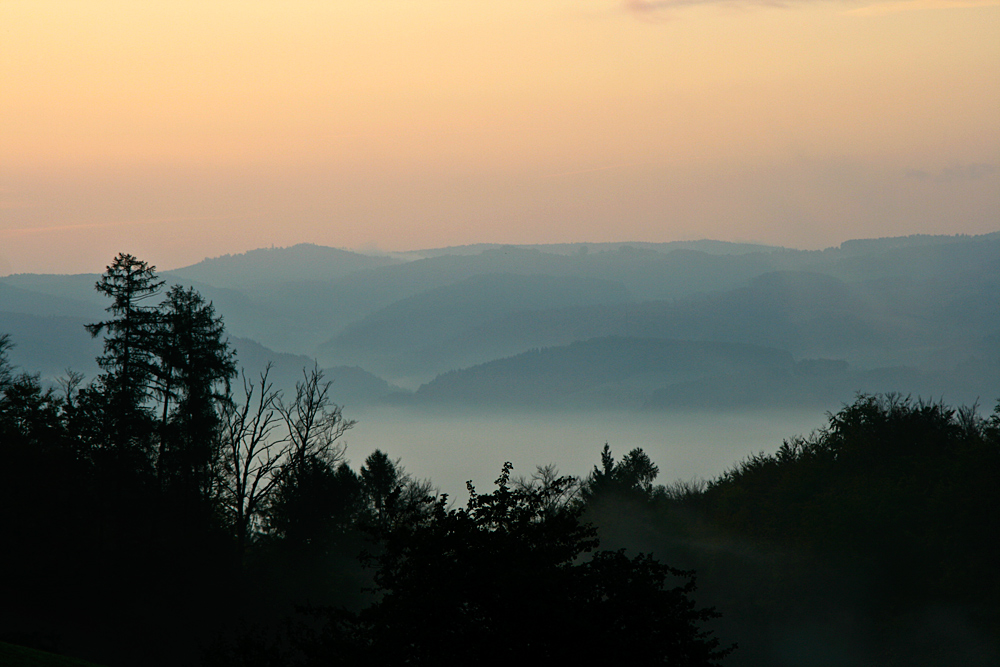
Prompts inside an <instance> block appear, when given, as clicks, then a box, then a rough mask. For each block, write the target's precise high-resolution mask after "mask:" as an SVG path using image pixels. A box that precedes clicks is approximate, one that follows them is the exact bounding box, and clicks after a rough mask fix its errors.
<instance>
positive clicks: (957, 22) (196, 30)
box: [0, 0, 1000, 275]
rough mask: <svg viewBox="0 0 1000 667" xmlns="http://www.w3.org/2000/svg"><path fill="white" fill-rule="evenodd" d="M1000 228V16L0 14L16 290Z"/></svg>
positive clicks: (862, 5) (966, 11)
mask: <svg viewBox="0 0 1000 667" xmlns="http://www.w3.org/2000/svg"><path fill="white" fill-rule="evenodd" d="M998 229H1000V1H998V0H954V1H950V0H904V1H902V2H900V1H896V0H887V1H886V2H878V1H877V0H853V1H852V0H825V1H820V0H786V1H785V2H783V3H780V4H777V3H774V2H766V1H760V2H739V1H735V0H727V1H711V0H701V1H691V0H675V1H670V0H667V1H665V2H657V1H655V0H648V1H647V0H629V1H627V2H622V1H621V0H503V1H502V2H470V1H469V0H366V1H365V2H361V1H358V0H339V1H338V0H327V1H325V2H319V1H305V0H286V1H285V2H277V1H268V2H262V1H257V2H254V1H243V2H220V1H212V0H201V1H199V2H194V1H187V0H184V1H179V0H178V1H170V2H160V3H136V2H133V1H131V0H128V1H125V0H122V1H110V0H86V1H84V0H78V1H77V0H2V1H0V275H2V274H5V273H9V272H12V271H16V272H83V271H87V272H98V271H100V270H101V269H102V268H103V266H104V264H106V263H107V262H108V261H109V260H110V258H111V257H112V256H113V255H114V254H115V253H117V252H119V251H122V250H127V251H130V252H133V253H135V254H137V255H139V256H140V257H143V258H144V259H148V260H149V261H151V262H152V263H154V264H156V265H158V266H160V267H161V268H163V269H167V268H172V267H176V266H181V265H184V264H189V263H193V262H195V261H198V260H200V259H201V258H203V257H205V256H213V255H218V254H223V253H234V252H242V251H245V250H248V249H251V248H254V247H260V246H267V245H272V244H275V245H291V244H293V243H298V242H312V243H320V244H325V245H334V246H338V247H359V246H363V245H364V246H373V245H374V246H377V247H380V248H383V249H386V250H406V249H412V248H418V247H434V246H444V245H455V244H464V243H475V242H481V241H482V242H505V243H544V242H575V241H589V242H597V241H670V240H679V239H693V238H717V239H723V240H741V241H759V242H766V243H774V244H780V245H787V246H793V247H807V248H814V247H824V246H828V245H834V244H837V243H840V242H841V241H843V240H845V239H847V238H857V237H866V236H887V235H897V234H909V233H983V232H990V231H996V230H998Z"/></svg>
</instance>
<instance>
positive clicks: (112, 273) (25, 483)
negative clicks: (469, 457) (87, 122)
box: [0, 254, 729, 666]
mask: <svg viewBox="0 0 1000 667" xmlns="http://www.w3.org/2000/svg"><path fill="white" fill-rule="evenodd" d="M163 286H164V283H163V282H162V281H161V280H160V279H159V278H158V276H157V275H156V272H155V268H154V267H151V266H149V265H147V264H146V263H145V262H142V261H141V260H138V259H137V258H135V257H133V256H130V255H125V254H123V255H119V256H118V257H117V258H116V259H115V261H114V262H113V263H112V264H111V265H110V266H109V267H108V270H107V272H106V273H105V274H104V275H103V276H102V278H101V280H100V281H99V282H98V283H97V289H98V291H100V292H101V293H102V294H104V295H106V296H107V297H108V298H109V299H110V300H111V305H110V306H109V307H108V309H107V310H108V313H109V316H108V318H107V319H106V320H105V321H102V322H98V323H95V324H92V325H89V326H88V327H87V328H88V330H89V331H90V333H91V334H92V335H94V336H103V347H104V353H103V355H102V356H101V357H100V358H99V365H100V367H101V369H102V373H101V374H100V375H99V376H98V377H97V378H95V379H94V380H93V381H92V382H90V383H88V384H84V382H83V378H82V377H81V376H80V375H78V374H76V373H73V372H68V374H67V377H66V378H64V379H63V381H62V383H61V386H60V387H59V388H58V389H55V388H47V387H43V386H42V384H41V382H40V380H39V378H38V376H33V375H30V374H28V373H17V372H16V371H15V369H13V368H12V367H11V365H10V364H9V362H8V357H7V351H8V350H9V348H10V346H11V345H12V344H14V343H16V341H11V340H10V339H9V338H8V337H7V336H2V337H0V462H2V468H0V469H2V470H3V474H4V482H3V484H0V525H2V526H3V531H4V544H3V549H2V550H0V567H2V571H3V572H4V573H5V576H4V578H3V583H2V584H0V587H2V590H0V600H2V604H0V641H8V642H11V643H15V644H23V645H28V646H34V647H37V648H42V649H45V650H49V651H53V652H57V653H65V654H70V655H76V656H79V657H83V658H87V659H90V660H93V661H96V662H100V663H102V664H107V665H136V664H141V665H182V664H207V665H219V666H222V665H269V664H282V665H285V664H307V665H308V664H394V663H398V662H403V661H407V662H409V663H411V664H430V663H434V664H439V663H442V662H444V663H451V662H457V661H458V660H476V661H479V662H482V661H484V660H485V661H487V662H488V661H490V660H491V659H493V658H495V659H496V660H500V659H504V660H507V659H510V658H516V657H518V656H523V655H525V654H526V652H527V654H530V655H533V656H537V658H538V660H546V661H548V662H560V661H563V660H564V659H566V658H570V657H576V658H577V659H578V660H579V661H584V660H585V659H586V658H588V657H591V658H592V657H594V656H604V657H606V658H607V659H609V660H610V659H611V658H612V657H613V656H617V655H620V653H619V648H618V647H619V646H620V643H621V641H623V640H627V641H628V643H629V646H630V649H629V650H630V652H631V654H632V655H634V662H635V663H636V664H662V663H663V661H664V660H669V661H673V662H680V663H682V664H690V665H712V664H717V662H718V661H719V660H720V659H721V658H723V657H724V656H725V655H726V654H727V653H728V652H729V649H728V648H725V647H723V646H722V645H721V644H720V643H719V641H718V640H717V639H714V638H713V637H712V636H711V633H710V631H708V630H707V629H705V627H704V624H705V623H706V622H707V621H709V620H711V619H712V618H714V617H715V612H713V611H712V610H710V609H706V608H703V607H701V606H699V605H697V604H696V603H695V601H694V600H693V599H692V597H691V594H692V593H693V591H694V580H693V574H692V573H690V572H686V571H681V570H677V569H674V568H672V567H669V566H666V565H663V564H661V563H660V562H658V561H657V560H655V559H653V558H651V557H649V556H644V555H638V554H627V553H626V552H624V551H622V552H599V551H595V549H596V547H597V541H596V539H595V536H594V529H593V528H591V527H590V526H589V525H587V524H585V523H584V522H583V521H582V520H581V516H582V513H583V512H584V510H585V505H584V504H583V503H582V502H579V501H578V494H576V493H575V490H576V489H577V488H578V486H579V483H578V480H572V479H570V478H564V477H559V476H557V475H555V474H554V473H552V471H551V470H550V471H548V473H547V474H544V475H542V476H541V477H539V478H538V479H537V480H535V481H534V482H531V481H527V482H524V481H522V482H519V483H518V482H511V480H510V466H509V465H508V466H506V467H504V469H503V472H502V475H501V477H500V479H498V480H497V489H496V490H495V491H494V492H493V493H491V494H489V495H480V494H477V493H476V492H475V491H474V490H473V489H472V487H471V486H470V499H469V501H468V504H467V506H466V507H465V508H455V507H453V506H452V504H451V503H450V502H449V500H448V499H447V498H446V497H445V496H437V495H436V494H434V493H433V492H432V489H431V487H430V484H429V483H427V482H418V481H416V480H413V479H412V478H411V477H410V476H409V475H407V474H406V472H405V470H404V469H403V468H402V466H401V465H400V464H399V462H398V461H393V460H392V459H391V458H390V457H389V456H388V455H386V454H385V453H383V452H381V451H376V452H374V453H373V454H372V455H371V456H369V457H368V458H367V459H366V460H365V462H364V464H363V465H362V466H360V467H359V468H358V470H357V471H355V470H354V469H352V468H351V467H350V466H349V465H348V464H347V463H346V460H345V451H344V448H343V446H342V445H341V441H340V438H341V436H342V435H343V434H344V432H345V431H346V430H347V429H349V428H351V426H352V425H353V422H352V421H351V420H349V419H346V418H345V417H344V416H343V414H342V413H341V410H340V408H339V406H337V405H336V404H334V403H333V402H332V401H331V399H330V396H329V383H328V382H325V381H324V379H323V376H322V373H321V372H320V371H319V370H318V369H315V368H314V369H313V370H312V371H309V370H308V369H307V370H305V371H304V373H303V378H302V381H300V382H299V383H298V385H297V387H296V391H295V392H294V395H287V396H286V395H282V394H281V393H280V392H278V391H275V389H274V387H273V385H272V383H271V382H270V380H269V378H268V370H265V371H264V372H263V373H262V374H261V375H260V376H258V377H246V376H245V375H243V376H238V375H237V369H236V366H235V362H234V352H233V350H232V348H231V346H230V345H229V342H228V339H227V338H226V336H225V331H224V328H223V324H222V320H221V318H220V317H218V316H216V315H215V312H214V309H213V307H212V304H211V303H208V302H206V301H204V299H202V297H201V296H200V294H199V293H198V292H196V291H195V290H193V289H185V288H182V287H177V286H175V287H172V288H170V289H169V290H167V291H166V293H165V294H164V293H163ZM234 385H235V386H234ZM595 639H596V640H599V641H600V642H601V644H602V646H601V648H599V649H595V648H593V646H592V645H591V644H590V642H592V641H594V640H595ZM602 651H603V653H602Z"/></svg>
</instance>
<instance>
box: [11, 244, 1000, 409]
mask: <svg viewBox="0 0 1000 667" xmlns="http://www.w3.org/2000/svg"><path fill="white" fill-rule="evenodd" d="M109 260H110V258H109ZM161 275H162V277H163V278H164V279H165V280H167V282H168V284H175V283H176V284H183V285H193V286H194V287H195V288H196V289H198V290H199V291H200V292H201V293H202V294H203V295H204V296H205V297H206V299H209V300H211V301H212V302H213V304H214V305H215V308H216V310H217V312H218V313H219V314H221V315H222V316H223V318H224V320H225V324H226V327H227V330H228V332H229V333H230V335H231V336H232V337H233V339H234V340H237V339H240V340H242V341H247V342H246V343H243V342H241V343H240V346H238V347H243V348H244V350H242V351H241V352H242V353H243V354H245V355H250V356H253V357H254V361H253V364H257V363H258V362H259V361H262V360H263V356H266V355H268V354H269V355H271V356H273V357H275V358H277V359H281V360H282V361H281V365H283V366H285V367H287V368H288V369H293V368H294V372H292V370H289V371H288V378H286V380H288V381H293V380H294V376H296V374H297V373H300V372H301V367H302V366H303V365H308V364H307V362H308V363H311V361H312V359H314V358H316V359H319V361H320V363H321V365H322V366H323V367H326V368H331V369H332V368H337V369H340V370H339V371H338V372H340V373H342V374H344V375H345V376H347V375H351V374H352V373H355V371H352V370H348V369H352V368H357V367H360V369H364V370H359V371H358V372H360V373H374V374H375V375H373V376H372V377H371V378H367V379H359V380H358V383H355V388H354V389H352V391H357V392H358V395H359V396H365V397H366V398H365V400H369V399H371V400H381V399H380V398H379V397H380V396H386V395H391V394H399V393H400V390H399V388H398V386H396V385H399V386H406V387H412V388H417V387H420V386H421V385H423V387H425V388H422V389H421V390H420V391H418V392H417V393H418V394H420V395H421V398H415V399H414V400H417V401H418V402H419V401H429V400H430V399H428V398H423V397H429V396H431V395H432V394H434V393H435V392H438V394H437V395H438V396H439V398H435V399H434V401H436V402H441V401H444V399H443V398H441V397H443V396H445V395H446V394H448V392H445V391H444V389H443V388H444V387H446V386H449V385H448V383H449V382H457V380H456V379H455V378H452V379H451V380H448V381H447V382H445V380H444V379H442V378H444V377H446V374H448V373H449V372H451V371H463V370H469V369H471V368H479V370H477V371H476V372H475V373H473V374H472V375H467V376H465V378H466V379H465V380H463V382H466V380H468V381H471V380H469V378H472V377H473V376H475V375H476V373H478V374H482V373H484V372H485V371H484V370H483V368H481V367H483V366H484V365H489V364H490V363H492V362H495V361H496V362H500V361H503V360H509V359H510V358H517V357H518V356H519V355H522V354H526V353H529V352H530V351H532V350H536V349H537V350H542V349H557V348H558V349H562V348H565V349H566V350H572V354H571V353H570V352H568V351H567V352H565V354H571V356H572V355H576V356H575V357H574V358H578V359H579V360H580V363H582V364H585V365H587V366H589V367H591V368H598V367H601V366H602V364H604V363H605V361H604V360H602V359H600V358H598V357H599V356H600V355H606V356H608V358H617V359H619V360H620V362H621V363H622V364H624V365H625V366H628V365H629V364H632V363H633V362H634V359H632V360H630V358H629V357H628V355H627V354H625V352H623V351H621V350H617V351H613V350H612V349H610V348H607V347H604V348H602V347H601V346H600V345H598V344H597V343H593V342H588V341H595V340H611V339H621V340H629V341H633V342H632V343H629V344H631V345H636V346H637V347H636V350H635V351H634V352H635V353H636V354H638V353H639V350H640V349H644V348H643V347H642V346H644V345H649V344H652V343H639V342H637V341H640V340H647V341H659V342H658V343H656V345H662V344H664V341H689V342H690V343H692V344H705V345H709V344H722V345H729V346H740V345H748V346H757V347H760V348H768V349H773V350H778V351H780V352H781V353H782V354H785V355H790V358H791V359H792V362H791V363H793V364H798V363H799V362H801V361H802V360H803V359H824V360H828V361H830V362H831V363H833V364H834V365H836V364H838V363H844V364H847V367H848V368H849V369H850V370H849V371H847V372H845V373H842V374H841V375H839V376H837V377H838V378H839V379H837V380H836V381H834V379H831V378H832V377H833V376H830V375H822V374H821V375H822V378H824V379H822V382H820V380H818V379H816V378H818V377H820V376H813V380H810V381H808V382H807V380H806V379H805V378H806V377H807V376H806V375H803V374H802V373H799V372H798V371H796V370H794V368H798V367H797V366H796V367H794V368H793V370H792V371H788V373H791V375H788V377H790V378H792V379H791V380H789V381H787V382H783V383H781V382H777V381H776V380H774V377H777V376H775V375H774V374H773V373H771V372H770V371H768V372H767V373H763V372H762V373H763V374H762V375H760V376H759V377H758V378H756V379H755V377H754V374H753V373H752V372H749V371H748V372H747V373H744V374H743V375H739V374H736V375H733V374H729V375H726V374H721V375H720V374H715V375H712V374H706V373H703V374H701V375H697V374H696V376H690V377H684V378H680V379H677V381H676V382H674V383H673V384H669V383H665V384H661V385H659V386H655V387H654V386H653V384H655V383H646V384H643V383H644V382H645V380H642V381H639V380H637V379H635V377H633V376H623V377H622V378H620V379H619V380H613V381H611V380H609V381H607V382H604V383H603V385H602V388H601V390H600V391H601V392H603V395H604V396H605V397H610V398H607V400H608V401H610V402H612V403H614V402H615V400H617V399H615V398H614V396H615V395H616V392H618V393H619V394H620V395H621V396H629V397H630V398H628V399H627V400H625V399H622V400H621V401H619V402H620V403H622V404H625V403H627V404H630V405H633V404H636V401H637V399H636V397H637V396H639V395H640V394H641V395H642V396H644V397H645V398H643V400H644V401H645V402H646V403H644V404H648V405H649V406H655V405H660V404H677V403H678V401H681V402H683V401H682V400H681V399H682V398H683V397H684V396H685V392H686V393H687V395H689V396H692V397H694V396H710V395H712V394H713V392H715V394H717V395H718V396H720V397H721V396H723V395H729V396H730V397H731V399H732V400H743V399H740V398H739V395H745V396H746V397H751V396H753V395H754V394H755V393H756V394H757V395H759V396H770V397H771V398H772V399H773V400H775V401H779V402H780V401H791V400H793V399H795V398H796V395H804V394H808V393H809V391H810V389H809V387H811V386H814V385H815V386H818V384H817V383H819V384H823V383H825V385H824V386H826V387H827V389H829V391H828V390H827V389H824V390H823V391H820V392H819V393H817V394H816V400H827V399H829V397H831V396H834V395H838V396H839V395H840V393H842V392H843V391H846V390H847V389H846V388H847V387H850V386H852V385H856V388H862V387H865V386H878V387H881V388H884V389H885V390H898V391H902V392H904V393H907V392H912V391H917V390H918V389H919V390H920V391H925V390H926V388H927V387H929V386H931V385H932V384H933V383H934V382H938V383H939V384H941V387H942V391H944V390H947V391H949V392H952V393H955V392H958V393H961V394H962V397H961V398H957V399H956V402H964V401H966V398H965V396H966V395H970V394H971V395H972V396H973V398H974V397H975V396H976V395H978V394H979V393H985V394H987V395H989V394H996V395H1000V386H997V387H996V388H995V389H991V388H990V387H991V386H993V385H996V384H997V382H993V384H992V385H991V384H990V383H991V382H992V381H991V380H989V375H988V373H986V372H985V371H983V370H982V369H991V368H993V365H992V364H994V363H995V362H996V361H997V360H998V359H1000V309H998V308H997V307H996V304H997V303H1000V232H997V233H992V234H985V235H980V236H961V235H957V236H923V235H915V236H908V237H897V238H884V239H857V240H851V241H845V242H844V243H842V244H841V245H840V246H837V247H833V248H827V249H824V250H812V251H806V250H794V249H787V248H778V247H774V246H757V245H754V244H731V243H725V242H719V241H690V242H676V243H664V244H656V243H566V244H551V245H500V244H477V245H472V246H462V247H456V248H441V249H430V250H423V251H414V252H411V253H397V254H388V255H379V256H374V255H366V254H363V253H356V252H351V251H347V250H340V249H336V248H327V247H323V246H316V245H311V244H300V245H297V246H292V247H290V248H273V249H270V248H265V249H258V250H253V251H250V252H247V253H243V254H241V255H232V256H224V257H217V258H212V259H207V260H205V261H203V262H199V263H198V264H194V265H192V266H189V267H184V268H181V269H177V270H174V271H167V272H163V273H162V274H161ZM98 277H99V276H98V275H97V274H93V275H72V276H61V275H30V274H20V275H15V276H7V277H5V278H0V332H10V333H14V334H15V336H14V338H15V340H14V342H15V343H17V344H18V345H19V347H18V348H15V352H14V353H12V354H15V355H20V356H16V358H18V359H21V360H23V362H24V363H23V365H24V366H25V368H27V369H30V367H35V370H39V371H41V372H43V373H44V374H45V375H49V374H51V373H56V372H58V370H59V369H60V368H61V367H62V364H64V363H67V362H69V363H70V365H73V366H74V367H81V366H86V367H87V368H93V363H92V361H84V362H83V364H82V365H81V364H80V363H79V360H80V359H82V358H83V355H85V354H89V353H90V352H93V346H94V345H96V344H97V342H96V341H90V340H87V339H86V332H84V331H83V330H82V326H80V325H81V324H82V323H84V322H87V321H91V322H92V321H97V320H99V319H102V318H103V317H104V308H105V307H106V306H107V303H105V300H104V299H103V297H102V296H101V295H100V294H98V293H97V292H96V291H95V290H94V282H95V281H96V280H97V279H98ZM576 344H579V345H577V347H573V346H574V345H576ZM257 345H259V346H260V350H256V348H254V346H257ZM604 345H605V346H607V345H610V343H604ZM691 349H692V350H693V349H695V348H691ZM258 353H259V354H258ZM554 354H556V353H555V352H546V353H545V354H543V355H541V356H536V357H534V358H535V361H537V362H538V363H542V362H546V363H547V361H546V360H548V359H549V358H550V357H551V355H554ZM560 354H561V353H560ZM587 354H590V355H591V356H592V357H593V358H591V359H589V360H584V357H586V355H587ZM699 354H700V353H699ZM262 355H263V356H262ZM616 355H617V356H616ZM622 355H625V356H622ZM667 356H668V357H669V355H667ZM664 358H667V357H664ZM74 359H75V360H77V361H73V360H74ZM504 363H505V364H508V367H509V368H510V369H511V372H512V373H513V371H514V369H517V374H519V375H521V376H523V377H528V376H529V375H530V373H528V369H527V366H526V365H524V364H521V365H520V366H518V364H513V365H510V364H512V363H513V362H510V361H504ZM650 363H652V362H650ZM671 363H673V364H674V366H675V367H676V368H681V367H682V366H683V363H682V360H681V359H680V358H679V357H678V358H677V359H676V360H675V361H674V362H671ZM251 365H252V364H251ZM891 369H896V370H891ZM275 372H278V371H277V368H276V370H275ZM282 372H284V371H282ZM470 372H471V371H470ZM553 372H555V371H553ZM670 372H671V371H669V369H663V373H665V374H666V375H669V373H670ZM525 373H527V375H526V374H525ZM355 374H356V373H355ZM865 374H868V375H865ZM873 374H874V375H873ZM666 375H665V376H666ZM376 376H380V377H376ZM439 376H440V378H439ZM665 376H664V377H665ZM358 377H359V378H362V377H363V376H362V375H358ZM513 377H514V375H511V378H513ZM523 377H522V379H523ZM636 377H638V376H636ZM372 378H374V379H372ZM382 378H385V379H384V380H383V379H382ZM435 378H438V379H437V380H436V379H435ZM725 378H731V379H730V380H727V379H725ZM732 378H738V379H732ZM866 378H867V379H866ZM873 378H875V379H873ZM283 381H285V380H283ZM352 382H353V381H352ZM518 382H521V380H518ZM539 382H540V384H539V386H543V385H544V384H545V383H544V382H542V381H539ZM809 382H812V385H810V384H809ZM382 383H385V384H382ZM726 383H728V384H726ZM837 383H841V384H837ZM343 384H345V385H346V384H347V383H343ZM432 385H433V386H432ZM639 385H642V387H643V388H642V390H641V391H639V390H638V389H637V387H638V386H639ZM834 385H836V387H834ZM455 386H456V387H457V386H458V385H457V384H456V385H455ZM567 386H568V385H567ZM741 386H742V387H743V389H739V387H741ZM756 386H759V387H760V388H761V389H760V391H756V390H755V389H754V387H756ZM679 387H687V389H683V388H679ZM727 387H728V388H727ZM768 387H770V388H768ZM345 389H346V386H345ZM550 389H552V391H555V392H557V393H558V392H562V391H564V389H560V388H558V387H556V386H553V387H550ZM476 391H479V390H476ZM565 391H570V390H569V389H565ZM572 391H573V392H577V394H578V396H584V395H585V394H587V391H586V390H584V389H581V388H577V389H573V390H572ZM442 392H443V393H442ZM727 392H728V394H727ZM741 392H742V393H741ZM838 392H839V393H838ZM963 392H964V393H963ZM404 393H405V392H404ZM452 393H453V394H454V395H455V397H456V398H454V400H456V401H457V400H459V398H458V394H459V393H460V392H457V390H456V391H455V392H452ZM528 393H529V394H530V392H528ZM823 396H826V397H827V398H823ZM342 400H345V401H349V400H350V398H349V397H345V398H344V399H342ZM448 400H452V399H448ZM462 400H464V399H462ZM505 400H506V399H505ZM540 400H542V399H540ZM545 400H548V399H544V400H542V402H545ZM574 400H575V399H574ZM587 400H590V399H587ZM684 400H687V399H684ZM692 400H693V399H692ZM699 400H700V399H699ZM727 400H729V399H727ZM830 400H832V399H830ZM837 400H840V399H837ZM984 400H985V399H984ZM990 400H992V399H990ZM549 402H550V403H554V404H558V403H559V400H557V399H552V400H550V401H549ZM571 402H572V401H571ZM832 407H835V406H832Z"/></svg>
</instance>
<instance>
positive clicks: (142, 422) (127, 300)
mask: <svg viewBox="0 0 1000 667" xmlns="http://www.w3.org/2000/svg"><path fill="white" fill-rule="evenodd" d="M94 287H95V289H96V290H97V291H98V292H100V293H102V294H104V295H105V296H107V297H109V298H110V299H111V305H110V306H108V308H107V309H106V310H107V312H109V313H110V314H111V316H112V317H111V318H110V319H108V320H105V321H103V322H97V323H95V324H88V325H86V328H87V331H89V332H90V335H91V336H94V337H97V336H98V335H100V334H101V333H104V354H103V355H101V356H100V357H98V359H97V361H98V364H99V365H100V367H101V369H102V370H103V371H104V373H103V374H102V375H101V377H100V378H99V382H100V384H101V385H102V388H103V390H104V395H105V398H106V401H107V410H106V414H107V417H108V419H107V421H108V423H107V424H105V428H106V429H107V430H106V435H107V437H108V438H109V439H110V441H111V442H110V443H109V444H110V445H112V446H113V447H114V448H115V449H117V450H118V451H119V452H120V453H125V452H127V453H129V454H130V455H131V456H138V457H140V458H146V459H147V460H148V457H149V456H150V455H151V453H152V452H151V451H150V450H151V438H150V435H151V427H152V421H151V415H150V414H149V412H148V409H147V408H146V405H145V404H146V399H147V397H148V395H149V391H150V382H151V380H152V377H153V374H154V372H155V369H156V363H155V358H154V355H155V350H156V340H157V328H158V324H159V319H160V318H159V313H158V310H157V308H156V306H155V305H148V302H149V300H150V299H153V298H155V297H156V296H157V295H158V294H159V293H160V289H161V288H162V287H163V281H162V280H159V279H158V277H157V275H156V267H155V266H150V265H149V264H147V263H146V262H144V261H142V260H140V259H138V258H136V257H134V256H132V255H130V254H128V253H120V254H119V255H118V256H117V257H115V259H114V261H113V262H112V263H111V264H110V265H109V266H108V267H107V270H106V271H105V272H104V275H102V276H101V279H100V280H98V281H97V283H96V284H95V286H94Z"/></svg>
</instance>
